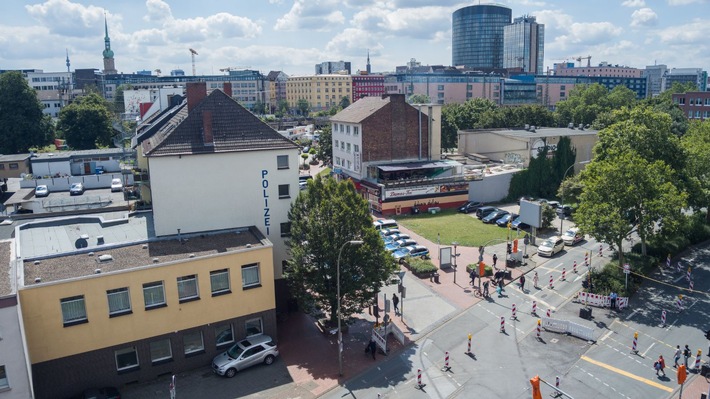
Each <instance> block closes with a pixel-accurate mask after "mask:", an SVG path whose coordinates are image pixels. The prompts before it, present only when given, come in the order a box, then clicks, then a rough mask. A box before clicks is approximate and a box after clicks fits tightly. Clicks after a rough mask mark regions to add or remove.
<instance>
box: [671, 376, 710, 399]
mask: <svg viewBox="0 0 710 399" xmlns="http://www.w3.org/2000/svg"><path fill="white" fill-rule="evenodd" d="M672 378H673V377H672ZM688 381H690V382H688ZM708 389H710V377H703V376H701V375H700V374H689V375H688V379H687V380H686V382H685V385H684V386H683V397H684V398H688V399H700V395H702V394H706V395H707V394H708ZM679 394H680V387H678V388H677V389H676V390H675V391H674V392H673V393H672V394H671V395H670V396H669V397H668V399H672V398H678V397H679Z"/></svg>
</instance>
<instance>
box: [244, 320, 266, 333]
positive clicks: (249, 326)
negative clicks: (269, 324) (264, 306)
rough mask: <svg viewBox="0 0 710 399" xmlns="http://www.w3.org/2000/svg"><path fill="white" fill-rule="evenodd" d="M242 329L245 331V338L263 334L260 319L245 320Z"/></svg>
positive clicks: (262, 325)
mask: <svg viewBox="0 0 710 399" xmlns="http://www.w3.org/2000/svg"><path fill="white" fill-rule="evenodd" d="M244 327H245V328H246V330H247V337H251V336H252V335H258V334H263V333H264V324H263V322H262V321H261V317H259V318H258V319H251V320H247V321H246V323H244Z"/></svg>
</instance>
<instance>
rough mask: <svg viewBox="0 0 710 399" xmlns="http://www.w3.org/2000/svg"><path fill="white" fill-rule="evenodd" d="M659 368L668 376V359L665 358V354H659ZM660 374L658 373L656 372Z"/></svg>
mask: <svg viewBox="0 0 710 399" xmlns="http://www.w3.org/2000/svg"><path fill="white" fill-rule="evenodd" d="M658 369H659V371H660V372H661V373H663V376H664V377H665V376H666V370H665V369H666V360H665V359H663V355H660V356H658ZM656 374H658V373H656Z"/></svg>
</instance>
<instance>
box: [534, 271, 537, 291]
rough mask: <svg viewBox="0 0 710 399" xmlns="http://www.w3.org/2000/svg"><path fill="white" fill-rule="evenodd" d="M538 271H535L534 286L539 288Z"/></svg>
mask: <svg viewBox="0 0 710 399" xmlns="http://www.w3.org/2000/svg"><path fill="white" fill-rule="evenodd" d="M537 281H538V278H537V271H535V274H533V287H535V288H537Z"/></svg>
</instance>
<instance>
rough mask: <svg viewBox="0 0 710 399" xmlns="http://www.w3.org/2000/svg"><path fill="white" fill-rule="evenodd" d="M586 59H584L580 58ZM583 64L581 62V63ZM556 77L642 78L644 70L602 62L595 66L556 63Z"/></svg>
mask: <svg viewBox="0 0 710 399" xmlns="http://www.w3.org/2000/svg"><path fill="white" fill-rule="evenodd" d="M579 59H580V60H581V59H584V58H581V57H580V58H579ZM580 62H581V61H580ZM553 72H554V75H555V76H605V77H610V78H640V77H642V76H643V72H644V70H643V69H638V68H631V67H628V66H624V65H618V64H616V65H612V64H609V63H608V62H601V63H599V65H595V66H591V65H590V66H575V65H574V62H561V63H555V64H554V66H553Z"/></svg>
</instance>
